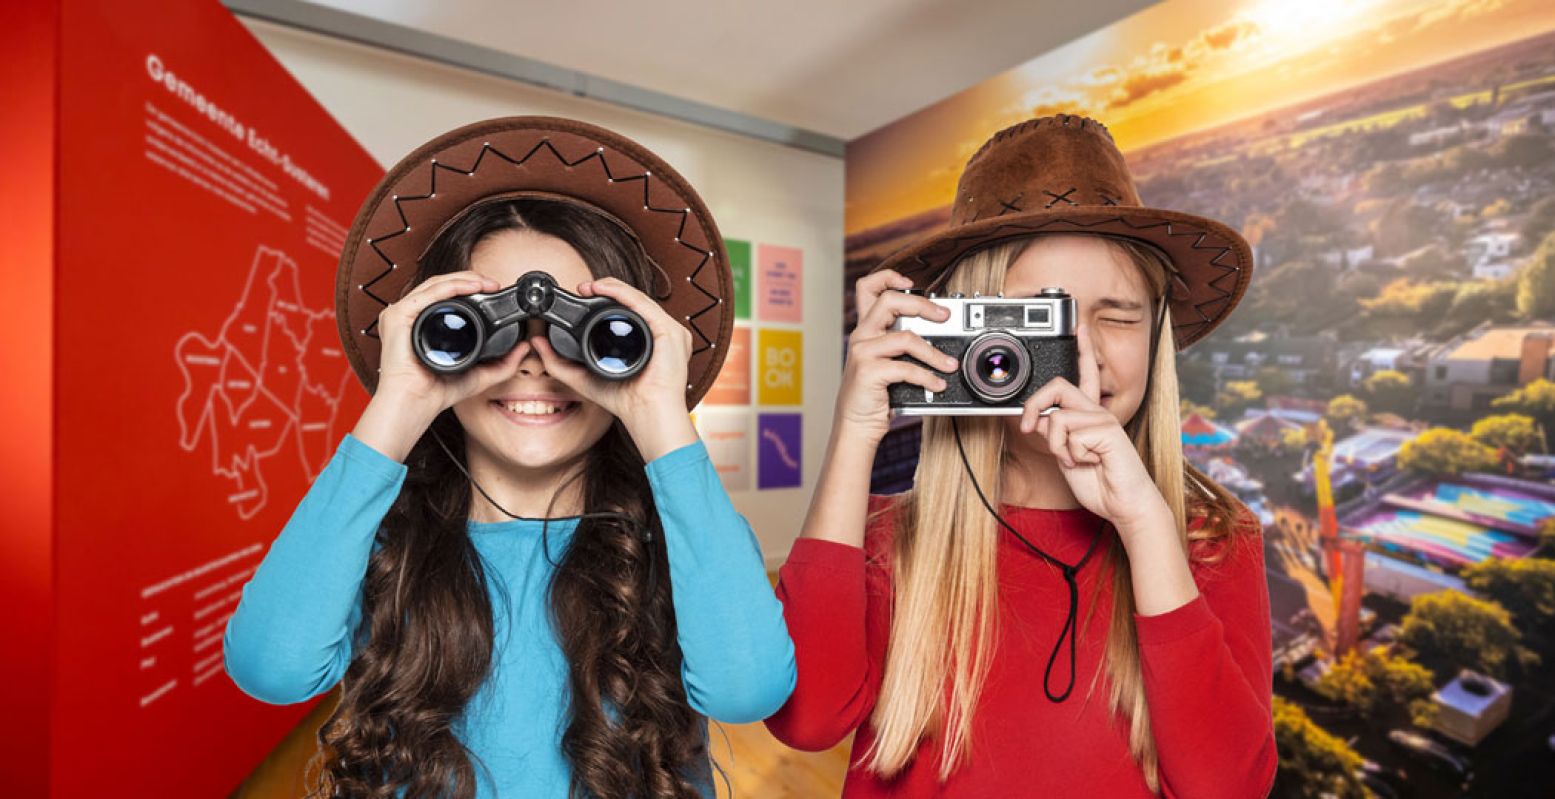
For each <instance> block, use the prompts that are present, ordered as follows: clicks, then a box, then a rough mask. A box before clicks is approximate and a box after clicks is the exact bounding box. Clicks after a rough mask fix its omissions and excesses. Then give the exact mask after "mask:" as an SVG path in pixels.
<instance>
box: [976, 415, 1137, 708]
mask: <svg viewBox="0 0 1555 799" xmlns="http://www.w3.org/2000/svg"><path fill="white" fill-rule="evenodd" d="M950 429H951V430H952V431H953V432H954V433H955V435H956V451H957V452H959V453H961V465H962V466H963V467H965V468H966V476H967V478H968V479H970V480H971V481H972V490H974V491H976V492H977V498H978V499H980V500H982V501H983V507H985V508H987V509H988V512H989V513H990V514H992V515H993V518H994V521H997V522H998V523H999V525H1000V526H1002V527H1003V528H1004V529H1006V530H1008V531H1010V533H1011V534H1013V535H1014V536H1015V537H1016V538H1017V539H1018V540H1019V541H1020V542H1021V543H1022V544H1023V545H1025V547H1026V548H1027V549H1029V550H1031V551H1032V552H1034V553H1036V554H1037V555H1038V556H1040V557H1041V558H1042V559H1043V560H1046V561H1047V562H1048V563H1051V564H1053V565H1054V566H1057V567H1058V568H1059V569H1061V570H1062V571H1063V574H1064V583H1065V584H1067V585H1068V586H1069V612H1068V613H1067V614H1066V615H1065V617H1064V627H1063V629H1061V630H1059V631H1058V640H1057V641H1056V642H1054V643H1053V654H1051V655H1049V656H1048V659H1047V668H1046V669H1044V670H1043V671H1042V691H1043V693H1045V694H1047V698H1048V701H1049V702H1062V701H1064V700H1065V699H1068V698H1069V692H1070V691H1072V690H1074V673H1075V638H1076V637H1078V635H1079V632H1078V629H1077V628H1078V624H1077V621H1078V618H1079V607H1080V587H1079V585H1078V584H1077V583H1076V582H1075V575H1076V574H1078V573H1079V571H1080V569H1081V568H1083V567H1084V566H1085V563H1086V561H1088V560H1090V559H1091V554H1092V553H1093V552H1095V551H1096V544H1097V542H1099V541H1101V539H1102V530H1103V529H1105V527H1106V524H1107V522H1106V520H1105V519H1103V520H1102V524H1101V526H1100V527H1098V529H1097V530H1096V535H1095V536H1094V537H1093V538H1092V539H1091V543H1090V546H1088V547H1086V549H1085V554H1084V555H1083V556H1081V557H1080V562H1079V563H1076V564H1074V565H1073V566H1070V565H1069V564H1067V563H1065V562H1063V561H1061V560H1059V559H1058V558H1055V557H1053V556H1052V555H1049V554H1047V553H1046V552H1043V551H1042V550H1041V549H1040V548H1038V547H1037V545H1036V544H1033V543H1031V542H1030V541H1028V540H1026V537H1025V536H1023V535H1021V534H1020V531H1019V530H1016V529H1015V528H1014V527H1011V526H1010V524H1009V522H1006V521H1005V520H1004V517H1002V516H1000V515H999V511H998V510H997V509H995V508H994V506H993V503H991V502H989V501H988V497H987V496H986V495H985V494H983V488H982V486H980V485H978V484H977V475H975V474H973V473H972V464H971V462H970V461H968V460H967V457H966V448H965V447H963V446H962V444H961V425H960V422H959V420H958V419H957V418H956V417H954V416H952V417H950ZM1065 638H1068V639H1069V684H1068V685H1067V686H1065V687H1064V692H1063V693H1061V694H1058V695H1056V696H1055V695H1054V694H1053V689H1052V688H1050V687H1049V685H1048V683H1049V682H1050V681H1051V680H1052V677H1053V664H1054V663H1055V662H1056V661H1057V660H1058V650H1060V649H1062V648H1063V646H1064V639H1065Z"/></svg>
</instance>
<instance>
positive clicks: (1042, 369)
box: [887, 287, 1080, 416]
mask: <svg viewBox="0 0 1555 799" xmlns="http://www.w3.org/2000/svg"><path fill="white" fill-rule="evenodd" d="M906 292H907V293H909V294H919V295H921V294H922V293H923V292H922V290H921V289H906ZM928 297H929V299H930V300H933V301H934V302H935V303H936V304H938V305H943V306H945V307H946V308H948V309H950V318H949V319H947V320H945V321H944V322H933V321H930V320H928V319H922V318H918V317H914V316H901V317H897V319H896V322H895V324H893V325H891V329H892V330H908V331H911V332H913V333H917V334H918V335H920V336H922V337H923V338H924V339H925V340H927V341H928V342H929V343H930V344H932V345H933V346H934V348H935V349H937V350H939V351H941V352H944V353H945V354H947V355H950V356H952V357H954V358H956V359H957V360H958V361H959V362H960V364H961V366H960V368H959V369H957V370H955V371H954V372H949V373H946V372H940V371H939V370H937V369H935V370H933V371H935V372H937V373H938V374H939V375H940V376H941V377H944V378H945V383H946V387H945V390H944V391H942V392H939V393H935V392H932V391H929V390H927V389H925V388H923V387H922V386H917V385H913V384H912V383H894V384H892V385H891V386H890V388H889V389H888V390H887V394H888V396H889V399H890V404H891V408H892V409H894V410H895V411H896V412H897V413H898V414H903V415H916V416H1018V415H1020V412H1021V407H1022V405H1023V403H1025V401H1026V400H1027V399H1028V398H1029V397H1030V396H1031V395H1032V394H1034V393H1036V390H1037V389H1039V388H1041V387H1042V386H1043V385H1044V384H1046V383H1047V382H1048V381H1049V380H1052V379H1053V378H1054V377H1063V378H1065V379H1067V380H1069V381H1070V382H1072V383H1073V382H1078V381H1079V379H1080V350H1079V344H1078V343H1077V342H1076V341H1075V315H1076V310H1075V301H1074V298H1073V297H1071V296H1069V294H1068V292H1066V291H1064V290H1063V289H1062V288H1054V287H1048V288H1044V289H1042V291H1041V293H1039V294H1038V295H1037V296H1036V297H1030V298H1025V297H1023V298H1018V299H1006V298H1005V297H1004V296H1003V295H999V296H997V297H983V296H980V295H974V296H972V297H965V296H963V295H961V294H951V295H950V296H948V297H936V296H935V295H933V294H930V295H928ZM897 360H904V361H909V362H911V363H915V364H918V365H920V366H922V365H924V364H922V363H921V362H919V361H918V360H917V359H916V358H912V357H911V356H905V355H904V356H900V357H899V358H898V359H897ZM930 368H931V369H932V367H930Z"/></svg>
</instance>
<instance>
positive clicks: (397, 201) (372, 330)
mask: <svg viewBox="0 0 1555 799" xmlns="http://www.w3.org/2000/svg"><path fill="white" fill-rule="evenodd" d="M541 149H546V150H549V151H550V152H551V155H552V156H554V157H555V158H556V160H557V162H559V163H561V164H563V165H564V166H568V167H575V166H577V165H579V164H582V163H584V162H586V161H588V160H590V159H594V158H598V159H599V163H600V166H601V167H603V168H604V171H605V177H606V178H607V179H608V180H609V181H610V182H612V183H626V182H628V181H634V180H640V181H642V184H643V197H642V202H643V208H644V209H645V210H649V211H653V212H654V213H661V214H679V215H680V225H679V227H678V228H677V229H676V233H675V243H677V244H679V245H680V246H682V247H685V248H686V249H688V250H691V251H692V252H695V253H697V254H699V255H701V256H702V259H701V261H699V262H698V263H697V266H696V268H695V269H693V270H692V272H691V276H690V280H689V281H688V282H689V283H691V286H692V287H693V288H695V289H696V290H697V291H698V292H701V294H702V295H703V296H705V297H707V299H708V303H707V305H705V306H703V307H701V308H699V309H697V311H696V312H694V313H692V314H691V315H690V316H689V317H688V321H691V320H696V319H699V318H701V317H702V316H704V315H705V314H707V312H709V311H711V310H713V309H715V308H717V307H718V306H719V304H720V303H719V297H718V295H717V294H714V293H713V292H711V291H708V290H707V289H706V288H703V287H702V285H701V284H700V283H698V282H697V278H698V276H700V275H701V274H702V270H703V269H704V268H705V267H706V266H707V262H708V261H710V260H712V258H713V253H711V252H709V251H707V250H703V249H700V248H697V247H693V246H691V245H690V244H687V243H686V242H685V241H684V240H683V239H682V238H681V236H682V235H683V234H684V233H685V232H686V223H687V222H688V221H689V220H690V218H691V209H690V208H685V209H675V208H657V207H654V206H653V205H652V201H651V199H650V197H649V193H650V186H649V184H648V178H649V176H650V173H647V172H645V173H643V174H641V175H632V176H629V177H616V175H615V173H614V171H612V170H611V169H610V162H609V160H608V159H606V158H605V154H604V153H602V152H600V151H599V150H595V151H594V152H591V153H589V154H588V155H585V156H583V157H582V158H579V159H577V160H575V161H568V160H567V158H566V157H565V156H563V155H562V154H561V151H559V150H557V149H556V146H555V145H553V144H551V140H550V138H549V137H545V138H542V139H541V140H540V142H539V143H538V144H536V145H535V146H534V147H531V148H530V149H529V152H527V153H525V154H524V157H523V158H520V159H518V160H514V159H513V158H512V156H509V155H508V154H507V153H504V152H502V151H501V150H499V149H497V148H496V147H493V146H491V143H490V142H483V143H482V144H481V150H480V152H479V153H477V154H476V156H475V162H474V163H472V164H470V167H469V169H459V168H457V167H451V166H448V165H447V164H440V163H438V162H437V161H436V159H433V161H432V169H431V171H430V172H429V173H428V174H429V176H430V177H429V181H428V182H429V186H428V188H427V192H426V193H425V194H420V195H410V196H400V195H395V196H394V197H393V202H394V212H395V214H396V215H397V216H398V217H399V220H400V228H401V229H400V230H397V231H394V232H393V233H388V234H385V235H382V236H374V237H372V238H369V239H368V241H367V243H368V246H369V247H371V248H372V250H373V252H374V253H377V255H378V257H379V258H380V259H381V260H382V261H383V262H384V263H385V264H387V267H386V268H385V269H384V270H383V271H381V272H379V273H378V274H377V275H375V276H373V278H372V280H369V281H367V282H366V283H363V284H362V286H361V290H362V293H364V294H366V295H367V296H369V297H371V298H373V299H374V300H376V301H377V302H378V304H379V305H382V306H384V307H385V308H387V307H388V306H389V305H390V304H391V303H390V302H389V301H387V300H385V299H384V298H382V297H379V296H378V295H377V294H375V293H373V292H372V291H370V290H369V287H371V286H372V285H373V284H375V283H377V282H378V281H380V280H382V279H383V278H385V277H387V276H388V275H389V273H390V272H391V271H393V269H394V262H393V261H392V260H390V258H389V257H388V255H386V254H384V252H383V250H380V249H378V242H380V241H383V240H385V239H392V238H395V237H396V236H401V235H404V234H405V233H407V232H409V231H410V220H408V219H407V218H406V217H405V208H404V205H403V203H406V202H412V201H417V200H427V199H431V198H432V197H433V196H435V195H436V194H437V171H438V169H444V170H447V171H449V172H454V173H457V174H461V175H464V176H465V177H473V176H474V175H475V173H476V172H477V171H479V170H480V167H481V163H482V161H484V160H485V158H486V153H487V152H488V151H489V152H491V153H493V154H494V155H496V157H498V158H501V159H502V160H504V161H507V162H508V163H510V164H512V165H513V166H523V165H524V164H525V163H526V162H528V161H529V159H530V158H532V157H534V154H535V153H537V152H539V151H540V150H541ZM660 269H661V270H662V267H660ZM666 277H668V275H666ZM671 292H673V289H671ZM666 296H668V295H666ZM655 299H659V300H663V299H665V297H657V298H655ZM690 327H691V330H692V331H693V332H694V333H696V335H697V337H698V338H700V339H701V340H702V344H703V346H701V347H698V348H695V349H693V350H692V351H691V354H692V355H693V356H694V355H697V354H698V353H701V352H703V351H705V350H708V349H711V348H712V347H713V343H714V342H713V340H712V339H711V338H709V337H708V336H707V334H706V333H704V332H702V329H701V326H700V325H696V324H693V325H691V326H690ZM377 328H378V321H377V320H376V319H374V320H373V321H372V323H371V324H369V325H368V326H367V328H366V329H365V330H363V331H362V332H363V334H364V335H366V336H368V337H369V338H378V337H379V336H378V333H377Z"/></svg>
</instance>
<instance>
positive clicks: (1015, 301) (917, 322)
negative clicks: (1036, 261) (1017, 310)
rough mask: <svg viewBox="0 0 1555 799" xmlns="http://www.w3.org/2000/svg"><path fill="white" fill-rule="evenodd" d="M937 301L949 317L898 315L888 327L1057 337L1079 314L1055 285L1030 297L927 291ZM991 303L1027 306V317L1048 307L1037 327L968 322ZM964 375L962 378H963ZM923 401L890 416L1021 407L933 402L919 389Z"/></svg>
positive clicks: (1002, 412) (1004, 412)
mask: <svg viewBox="0 0 1555 799" xmlns="http://www.w3.org/2000/svg"><path fill="white" fill-rule="evenodd" d="M927 297H928V299H930V300H932V301H933V302H934V303H935V304H937V305H942V306H944V307H946V308H948V309H950V318H949V319H947V320H945V321H943V322H935V321H932V320H929V319H924V318H922V317H919V316H898V317H897V318H896V319H895V321H893V322H892V323H891V330H893V331H896V330H905V331H908V332H910V333H916V334H918V335H919V336H921V337H923V338H929V337H931V336H932V337H936V338H951V337H970V338H974V339H975V338H978V337H981V336H982V335H984V334H986V333H989V332H993V331H1000V332H1004V333H1007V334H1009V335H1010V336H1013V337H1015V338H1061V337H1063V336H1072V335H1074V328H1075V324H1076V321H1077V317H1078V315H1079V312H1078V307H1077V305H1076V303H1075V299H1074V297H1072V296H1070V295H1069V293H1068V292H1067V291H1065V290H1064V289H1062V288H1059V287H1055V286H1046V287H1043V289H1042V290H1041V291H1040V292H1039V293H1038V294H1037V295H1036V296H1034V297H1006V296H1004V295H1003V294H999V295H994V296H982V295H977V294H974V295H973V296H971V297H967V296H964V295H962V294H950V295H948V296H945V297H939V296H936V295H934V294H929V295H927ZM992 305H1004V306H1009V305H1016V306H1024V307H1026V308H1027V309H1028V312H1027V314H1026V318H1027V320H1030V318H1031V315H1030V311H1029V309H1031V308H1042V307H1046V308H1050V309H1052V310H1051V311H1050V312H1049V313H1048V321H1047V322H1046V323H1045V324H1041V325H1040V326H1037V327H1030V326H1028V327H1022V328H1012V327H1003V326H994V327H988V326H986V325H982V324H979V325H977V326H975V327H974V326H972V325H971V323H972V322H973V321H977V322H981V321H982V320H983V318H984V316H985V313H980V312H979V311H981V310H983V309H986V308H987V307H988V306H992ZM963 379H964V378H963ZM923 396H924V399H923V401H924V403H925V405H921V406H911V407H901V408H892V409H891V413H892V415H893V416H1019V415H1021V413H1022V412H1023V410H1024V408H1023V407H1022V406H1020V405H1008V406H989V405H982V404H967V405H943V404H942V405H933V404H931V403H933V402H934V397H935V392H933V391H929V390H928V389H924V390H923Z"/></svg>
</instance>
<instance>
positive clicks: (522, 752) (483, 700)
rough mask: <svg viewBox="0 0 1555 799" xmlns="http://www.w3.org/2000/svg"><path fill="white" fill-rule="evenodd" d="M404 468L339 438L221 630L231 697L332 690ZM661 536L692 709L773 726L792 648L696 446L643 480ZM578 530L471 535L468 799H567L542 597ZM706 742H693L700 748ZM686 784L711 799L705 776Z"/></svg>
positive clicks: (748, 543) (561, 527) (488, 527)
mask: <svg viewBox="0 0 1555 799" xmlns="http://www.w3.org/2000/svg"><path fill="white" fill-rule="evenodd" d="M405 473H406V467H405V465H404V464H402V463H400V462H398V461H395V460H393V459H392V458H389V457H387V456H385V455H383V454H382V453H380V452H378V451H377V450H375V449H373V448H372V447H370V446H368V445H367V444H365V443H363V442H362V441H360V440H359V439H357V438H356V437H355V436H352V435H350V434H347V435H346V436H345V438H344V439H343V440H342V441H341V443H340V446H339V448H338V449H337V450H336V452H335V455H334V457H333V458H332V459H331V460H330V462H329V465H328V466H327V467H325V469H324V471H323V472H321V473H320V474H319V476H318V478H317V479H316V480H315V481H314V483H313V485H312V487H311V488H309V490H308V493H307V494H306V495H305V496H304V497H303V499H302V502H301V503H299V504H298V506H297V509H296V510H295V511H294V512H293V513H292V517H291V519H290V520H289V521H288V522H287V523H286V526H285V527H284V528H283V529H282V530H281V533H280V535H279V536H277V538H276V540H275V542H274V543H273V544H272V545H271V547H270V551H269V552H268V553H266V555H265V557H264V560H263V561H262V562H261V563H260V564H259V567H258V569H257V570H256V571H255V572H254V576H253V577H252V578H251V579H250V580H249V582H248V584H247V585H245V586H244V587H243V595H242V599H241V600H240V601H239V603H238V607H237V609H236V610H235V611H234V613H233V615H232V618H231V619H230V620H229V621H228V622H227V630H226V636H225V639H224V641H223V645H224V648H225V664H226V670H227V673H228V674H229V675H230V676H231V677H232V681H233V682H234V683H236V684H237V686H238V687H239V688H241V689H242V690H243V691H244V692H245V693H247V694H249V695H250V696H253V697H255V698H256V699H259V700H261V701H264V702H267V703H270V704H292V703H296V702H302V701H305V700H308V699H311V698H313V697H315V696H318V695H319V694H322V693H324V692H326V691H328V690H329V689H330V688H332V687H334V685H335V683H337V682H338V681H339V680H340V678H341V676H342V675H344V674H345V671H346V666H347V664H349V663H350V661H351V656H352V651H351V647H352V633H353V631H354V630H355V628H356V626H357V624H358V623H359V622H360V620H361V594H362V582H363V580H364V578H365V576H366V572H367V561H368V558H369V556H370V555H371V554H372V551H373V548H374V539H375V535H376V533H377V530H378V526H379V524H380V523H381V522H382V520H383V517H384V516H385V515H386V514H387V513H388V510H389V507H390V505H391V504H392V503H393V502H394V499H395V497H396V496H398V494H399V491H400V487H401V485H402V484H403V483H404V479H405ZM647 475H648V482H649V484H650V486H651V488H652V491H653V498H654V502H655V505H656V506H657V508H658V513H659V518H660V519H661V521H662V523H663V527H664V537H665V545H666V546H667V548H668V553H669V579H670V584H671V587H672V592H673V595H674V607H675V618H676V622H677V629H678V630H679V643H680V647H681V652H682V654H683V658H684V659H683V662H682V665H681V677H682V679H683V681H684V683H685V687H686V695H687V698H688V699H689V700H690V704H691V707H692V708H693V709H695V710H696V711H697V712H699V713H701V714H703V715H705V716H710V717H712V718H714V719H717V720H720V721H726V722H735V723H743V722H749V721H755V720H758V719H762V718H765V717H766V716H769V715H771V714H772V713H774V712H776V711H777V709H778V708H780V707H782V705H783V703H784V702H785V701H787V699H788V696H789V694H790V693H791V692H792V691H793V688H794V682H795V677H796V671H795V665H794V647H793V642H792V640H791V639H790V638H789V636H788V630H787V628H786V627H785V625H784V621H783V610H782V606H781V605H780V604H779V603H778V601H777V598H776V597H775V595H774V594H773V593H772V589H771V587H770V584H769V583H768V581H767V577H766V571H765V568H764V564H763V561H762V557H761V551H760V547H759V545H758V544H757V542H756V538H755V536H754V534H753V533H752V532H751V529H750V526H749V524H747V523H746V521H745V519H744V517H742V516H741V515H740V514H739V513H738V512H736V511H735V509H734V506H733V504H732V503H731V502H730V500H729V496H728V494H727V493H726V492H725V491H724V489H723V486H722V485H721V484H720V483H719V480H718V474H717V472H716V471H715V470H714V469H713V465H712V462H711V460H710V459H709V458H708V454H707V448H706V447H705V446H704V445H703V444H702V442H701V441H697V442H694V443H692V444H688V445H686V446H684V447H681V448H680V449H677V450H675V451H673V452H670V453H668V454H665V455H663V456H662V457H659V458H657V459H655V460H653V461H652V462H650V463H649V464H648V465H647ZM577 524H578V521H577V519H575V518H571V519H553V520H551V521H550V523H549V525H548V527H547V531H546V538H548V539H549V546H550V553H549V555H550V557H549V558H547V553H546V552H545V551H544V550H543V549H542V536H541V523H540V522H538V521H530V520H512V521H504V522H474V521H472V522H469V528H468V529H469V535H470V538H471V540H472V541H473V542H474V543H475V548H476V549H477V551H479V552H480V554H481V556H482V557H483V558H484V560H485V566H486V571H487V578H488V584H489V586H490V589H489V594H490V596H491V601H492V611H493V620H494V622H495V626H496V638H495V641H494V644H493V653H492V654H493V657H492V669H491V673H490V674H489V676H488V677H487V680H486V682H485V683H484V684H483V685H482V687H481V688H480V690H479V691H478V693H477V694H476V696H475V697H474V698H473V699H472V700H471V702H470V704H469V705H468V706H467V707H466V708H465V712H464V713H463V714H461V716H460V717H459V718H458V719H457V720H456V722H455V725H454V732H455V734H456V735H457V736H458V737H459V739H460V740H461V741H463V742H464V744H465V745H466V746H467V747H468V748H469V749H470V750H471V751H472V752H473V753H474V754H476V755H477V756H478V757H479V758H480V762H481V763H484V765H485V766H486V767H487V768H488V769H489V770H490V773H489V775H488V774H487V773H484V772H483V771H482V769H481V768H480V766H479V765H477V768H476V773H477V780H478V786H477V790H478V796H480V797H482V799H494V798H495V797H501V798H502V799H509V798H515V799H516V798H517V797H546V796H555V797H565V796H566V795H567V787H568V783H569V779H570V774H571V771H570V766H569V765H568V763H567V761H566V759H565V758H564V757H563V756H562V753H561V749H560V746H559V740H560V735H561V732H562V731H563V730H564V729H565V727H566V719H565V712H566V704H567V694H568V690H569V688H568V685H567V662H566V658H565V657H564V656H563V654H562V651H561V649H560V647H559V646H558V644H557V641H556V636H555V632H554V630H553V628H552V626H551V620H550V615H549V613H550V609H549V587H550V582H551V576H552V574H553V572H554V571H555V569H554V567H553V566H552V565H551V563H552V562H553V561H556V562H559V560H560V556H561V554H562V553H563V552H564V551H565V548H566V546H567V544H568V543H569V542H570V541H571V536H572V533H573V531H574V530H576V528H577ZM705 733H706V729H705V727H704V735H705ZM700 771H701V772H702V773H700V774H695V775H687V776H688V777H691V778H693V779H695V780H696V781H697V782H698V783H700V784H701V786H702V791H703V793H704V795H705V796H708V797H712V796H713V795H714V792H713V787H712V784H711V777H710V773H711V772H710V769H702V770H700Z"/></svg>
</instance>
